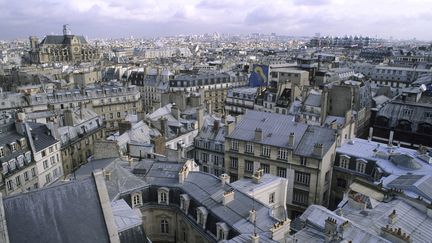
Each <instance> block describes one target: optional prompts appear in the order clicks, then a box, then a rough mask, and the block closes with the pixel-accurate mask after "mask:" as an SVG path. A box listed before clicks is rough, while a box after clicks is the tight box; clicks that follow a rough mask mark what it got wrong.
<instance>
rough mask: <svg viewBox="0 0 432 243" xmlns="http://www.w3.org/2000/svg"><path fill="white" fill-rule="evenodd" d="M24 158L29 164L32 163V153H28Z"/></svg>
mask: <svg viewBox="0 0 432 243" xmlns="http://www.w3.org/2000/svg"><path fill="white" fill-rule="evenodd" d="M24 156H25V158H26V162H27V163H30V162H31V153H30V151H27V152H26V153H25V154H24Z"/></svg>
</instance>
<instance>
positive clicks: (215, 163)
mask: <svg viewBox="0 0 432 243" xmlns="http://www.w3.org/2000/svg"><path fill="white" fill-rule="evenodd" d="M213 164H214V165H215V166H219V156H217V155H213Z"/></svg>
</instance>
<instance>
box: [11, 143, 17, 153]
mask: <svg viewBox="0 0 432 243" xmlns="http://www.w3.org/2000/svg"><path fill="white" fill-rule="evenodd" d="M10 148H11V151H12V152H15V151H16V143H15V142H12V143H11V144H10Z"/></svg>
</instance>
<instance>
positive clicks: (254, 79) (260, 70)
mask: <svg viewBox="0 0 432 243" xmlns="http://www.w3.org/2000/svg"><path fill="white" fill-rule="evenodd" d="M268 75H269V67H268V66H266V65H257V64H254V65H253V70H252V73H251V75H250V77H249V86H250V87H260V86H267V85H268Z"/></svg>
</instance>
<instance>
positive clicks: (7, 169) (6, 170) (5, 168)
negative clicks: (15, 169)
mask: <svg viewBox="0 0 432 243" xmlns="http://www.w3.org/2000/svg"><path fill="white" fill-rule="evenodd" d="M2 169H3V174H7V173H8V172H9V166H8V162H3V163H2Z"/></svg>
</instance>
